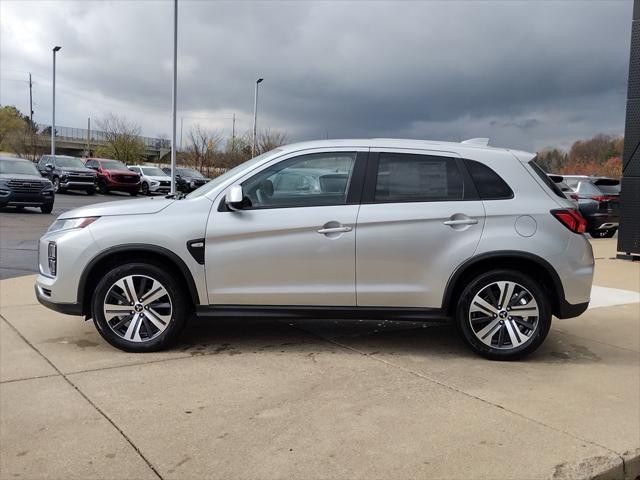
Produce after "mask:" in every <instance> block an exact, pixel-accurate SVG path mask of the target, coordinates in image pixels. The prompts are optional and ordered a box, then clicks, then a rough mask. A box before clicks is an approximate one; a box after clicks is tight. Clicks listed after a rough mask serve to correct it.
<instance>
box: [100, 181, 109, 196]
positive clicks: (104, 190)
mask: <svg viewBox="0 0 640 480" xmlns="http://www.w3.org/2000/svg"><path fill="white" fill-rule="evenodd" d="M98 190H100V193H102V194H103V195H106V194H107V193H109V188H108V187H107V186H106V185H105V184H104V183H99V184H98Z"/></svg>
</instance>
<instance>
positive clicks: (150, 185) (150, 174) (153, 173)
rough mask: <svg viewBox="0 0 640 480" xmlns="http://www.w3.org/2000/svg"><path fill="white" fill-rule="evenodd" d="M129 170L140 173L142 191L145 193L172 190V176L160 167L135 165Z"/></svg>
mask: <svg viewBox="0 0 640 480" xmlns="http://www.w3.org/2000/svg"><path fill="white" fill-rule="evenodd" d="M129 170H131V171H132V172H136V173H139V174H140V180H141V183H140V191H141V192H142V193H143V194H144V195H150V194H152V193H169V192H170V191H171V177H170V176H168V175H167V174H165V173H164V172H163V171H162V170H161V169H159V168H158V167H148V166H145V165H134V166H133V167H129Z"/></svg>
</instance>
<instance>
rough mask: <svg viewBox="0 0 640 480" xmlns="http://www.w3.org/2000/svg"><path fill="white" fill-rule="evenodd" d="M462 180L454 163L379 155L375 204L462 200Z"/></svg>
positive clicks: (408, 155)
mask: <svg viewBox="0 0 640 480" xmlns="http://www.w3.org/2000/svg"><path fill="white" fill-rule="evenodd" d="M463 193H464V182H463V177H462V174H461V172H460V169H459V168H458V165H457V163H456V160H455V159H454V158H448V157H437V156H431V155H415V154H407V153H386V152H382V153H380V156H379V159H378V175H377V178H376V187H375V194H374V202H375V203H390V202H436V201H454V200H462V198H463Z"/></svg>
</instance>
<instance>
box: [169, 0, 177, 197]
mask: <svg viewBox="0 0 640 480" xmlns="http://www.w3.org/2000/svg"><path fill="white" fill-rule="evenodd" d="M171 103H172V110H173V112H172V128H171V193H172V194H173V195H175V194H176V111H177V106H178V0H173V92H172V99H171Z"/></svg>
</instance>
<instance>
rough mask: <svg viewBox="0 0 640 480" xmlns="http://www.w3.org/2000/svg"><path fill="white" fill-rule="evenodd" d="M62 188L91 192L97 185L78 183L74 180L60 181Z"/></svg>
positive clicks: (93, 183)
mask: <svg viewBox="0 0 640 480" xmlns="http://www.w3.org/2000/svg"><path fill="white" fill-rule="evenodd" d="M60 186H61V187H62V188H66V189H69V190H89V189H91V188H94V189H95V188H96V183H95V182H94V181H91V182H78V181H74V180H60Z"/></svg>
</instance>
